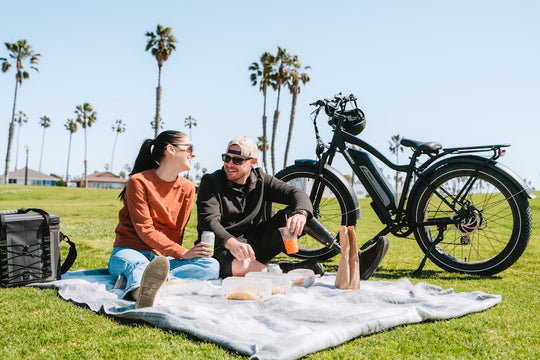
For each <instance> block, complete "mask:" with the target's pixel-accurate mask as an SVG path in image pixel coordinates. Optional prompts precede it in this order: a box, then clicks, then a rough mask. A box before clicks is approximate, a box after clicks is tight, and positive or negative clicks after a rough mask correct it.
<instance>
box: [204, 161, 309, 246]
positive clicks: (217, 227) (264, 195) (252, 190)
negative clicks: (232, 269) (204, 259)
mask: <svg viewBox="0 0 540 360" xmlns="http://www.w3.org/2000/svg"><path fill="white" fill-rule="evenodd" d="M266 201H272V202H276V203H280V204H285V205H289V206H291V207H292V209H293V210H306V211H307V212H308V213H309V217H311V216H313V215H312V214H313V207H312V205H311V202H310V201H309V198H308V196H307V194H306V193H304V192H303V191H301V190H300V189H298V188H296V187H294V186H291V185H289V184H286V183H284V182H283V181H281V180H279V179H277V178H275V177H274V176H271V175H268V174H265V173H264V171H263V170H262V169H261V168H256V169H252V170H251V174H250V176H249V178H248V180H247V182H246V184H245V185H238V184H236V183H234V182H232V181H229V180H227V177H226V175H225V172H224V171H223V169H220V170H217V171H215V172H214V173H212V174H206V175H204V176H203V177H202V179H201V183H200V186H199V192H198V195H197V220H198V224H197V230H198V231H199V238H200V234H201V233H202V232H203V231H213V232H214V233H215V235H216V240H215V241H216V242H215V246H216V247H223V242H224V241H225V240H227V239H229V238H231V237H235V238H237V239H238V240H240V241H246V240H247V239H248V238H250V235H251V234H252V233H253V232H254V231H255V229H256V227H257V224H259V222H260V221H261V218H262V213H263V207H264V203H265V202H266Z"/></svg>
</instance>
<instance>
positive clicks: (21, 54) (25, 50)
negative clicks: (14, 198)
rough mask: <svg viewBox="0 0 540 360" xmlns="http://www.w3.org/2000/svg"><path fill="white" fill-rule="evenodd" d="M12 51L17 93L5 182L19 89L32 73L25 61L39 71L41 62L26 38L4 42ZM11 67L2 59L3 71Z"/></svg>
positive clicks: (10, 131) (7, 176) (7, 166)
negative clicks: (38, 65) (38, 66)
mask: <svg viewBox="0 0 540 360" xmlns="http://www.w3.org/2000/svg"><path fill="white" fill-rule="evenodd" d="M4 44H5V45H6V48H7V49H8V51H9V52H10V54H9V57H10V58H11V59H13V62H14V63H15V64H16V66H17V70H16V73H15V95H14V96H13V111H12V113H11V121H10V123H9V131H8V146H7V152H6V169H5V172H4V178H5V183H6V184H7V183H8V181H9V162H10V158H11V144H12V142H13V132H14V131H15V109H16V108H17V91H18V88H19V85H22V81H23V80H24V79H29V78H30V74H29V73H28V72H27V71H26V70H25V67H24V66H25V65H24V63H25V62H26V61H28V63H29V65H30V68H31V69H33V70H35V71H39V70H38V68H37V64H38V63H39V57H40V56H41V55H40V54H37V53H35V52H34V50H32V47H31V46H30V45H29V44H28V42H27V41H26V40H19V41H17V42H16V43H7V42H6V43H4ZM10 67H11V63H10V62H9V61H8V60H7V59H4V58H3V59H2V71H3V72H6V71H8V69H9V68H10Z"/></svg>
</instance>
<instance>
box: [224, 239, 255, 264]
mask: <svg viewBox="0 0 540 360" xmlns="http://www.w3.org/2000/svg"><path fill="white" fill-rule="evenodd" d="M225 248H226V249H227V250H229V251H230V252H231V254H232V256H234V258H235V259H236V260H238V261H245V260H250V261H254V260H255V252H254V251H253V248H252V247H251V245H249V244H247V243H243V242H241V241H238V240H237V239H236V238H233V237H232V238H230V239H228V240H227V241H225Z"/></svg>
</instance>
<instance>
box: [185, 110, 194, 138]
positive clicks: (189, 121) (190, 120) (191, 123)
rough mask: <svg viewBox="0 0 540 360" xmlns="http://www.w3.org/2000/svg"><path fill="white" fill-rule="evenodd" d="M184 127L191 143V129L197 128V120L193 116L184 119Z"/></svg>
mask: <svg viewBox="0 0 540 360" xmlns="http://www.w3.org/2000/svg"><path fill="white" fill-rule="evenodd" d="M184 126H186V127H187V128H188V129H189V138H190V139H191V141H193V138H192V137H191V128H192V127H195V126H197V120H196V119H195V118H194V117H193V116H191V115H189V116H188V117H187V118H185V119H184Z"/></svg>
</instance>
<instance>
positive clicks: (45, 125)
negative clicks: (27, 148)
mask: <svg viewBox="0 0 540 360" xmlns="http://www.w3.org/2000/svg"><path fill="white" fill-rule="evenodd" d="M39 125H40V126H41V127H42V128H43V135H42V136H41V155H40V156H39V172H41V161H42V160H43V146H44V145H45V130H46V129H47V128H48V127H50V126H51V119H50V118H49V117H48V116H42V117H41V118H40V119H39Z"/></svg>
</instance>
